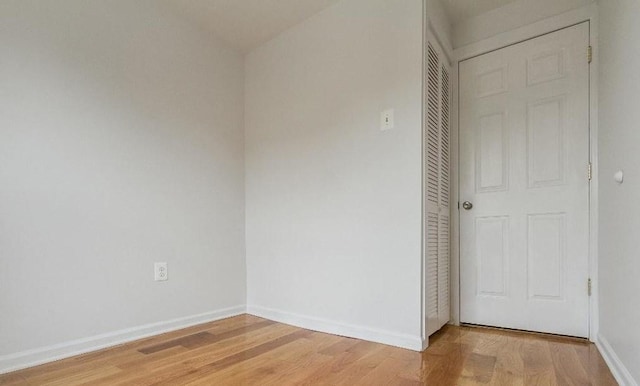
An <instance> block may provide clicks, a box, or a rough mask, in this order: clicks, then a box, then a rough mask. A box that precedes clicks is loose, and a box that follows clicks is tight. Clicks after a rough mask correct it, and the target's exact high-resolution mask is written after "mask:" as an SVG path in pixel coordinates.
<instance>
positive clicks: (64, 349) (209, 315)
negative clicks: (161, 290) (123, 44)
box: [0, 305, 245, 374]
mask: <svg viewBox="0 0 640 386" xmlns="http://www.w3.org/2000/svg"><path fill="white" fill-rule="evenodd" d="M244 313H245V306H244V305H241V306H235V307H230V308H225V309H221V310H217V311H210V312H205V313H202V314H198V315H191V316H186V317H182V318H177V319H171V320H166V321H162V322H157V323H151V324H145V325H142V326H137V327H132V328H127V329H124V330H119V331H114V332H109V333H106V334H100V335H96V336H91V337H88V338H83V339H77V340H72V341H69V342H63V343H58V344H55V345H52V346H47V347H40V348H36V349H32V350H27V351H22V352H18V353H15V354H9V355H3V356H0V374H4V373H8V372H11V371H16V370H20V369H24V368H27V367H32V366H37V365H40V364H43V363H47V362H53V361H57V360H60V359H64V358H68V357H72V356H75V355H79V354H84V353H87V352H91V351H96V350H100V349H103V348H107V347H111V346H116V345H119V344H122V343H126V342H131V341H134V340H138V339H142V338H147V337H150V336H153V335H158V334H163V333H165V332H170V331H175V330H179V329H181V328H186V327H190V326H195V325H197V324H202V323H207V322H212V321H214V320H219V319H224V318H228V317H231V316H236V315H241V314H244Z"/></svg>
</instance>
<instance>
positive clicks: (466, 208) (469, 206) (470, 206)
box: [462, 201, 473, 210]
mask: <svg viewBox="0 0 640 386" xmlns="http://www.w3.org/2000/svg"><path fill="white" fill-rule="evenodd" d="M462 207H463V208H464V209H465V210H470V209H471V208H473V204H472V203H470V202H469V201H465V202H463V203H462Z"/></svg>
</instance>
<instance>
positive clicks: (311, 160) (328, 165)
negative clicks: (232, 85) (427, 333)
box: [245, 0, 422, 347]
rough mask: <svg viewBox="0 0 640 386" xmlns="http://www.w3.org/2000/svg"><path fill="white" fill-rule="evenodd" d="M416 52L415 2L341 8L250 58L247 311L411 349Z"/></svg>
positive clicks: (417, 184) (415, 297)
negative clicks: (390, 121)
mask: <svg viewBox="0 0 640 386" xmlns="http://www.w3.org/2000/svg"><path fill="white" fill-rule="evenodd" d="M421 42H422V2H421V0H403V1H387V0H343V1H341V2H339V3H337V4H336V5H334V6H332V7H330V8H328V9H326V10H325V11H323V12H321V13H320V14H317V15H316V16H314V17H312V18H310V19H308V20H306V21H305V22H303V23H301V24H300V25H298V26H296V27H294V28H292V29H290V30H288V31H286V32H285V33H283V34H282V35H280V36H279V37H277V38H275V39H274V40H272V41H270V42H268V43H267V44H265V45H263V46H261V47H260V48H258V49H256V50H254V51H253V52H252V53H250V54H249V55H248V56H247V58H246V88H245V97H246V110H245V111H246V114H245V124H246V145H245V151H246V202H247V207H246V232H247V265H248V270H247V274H248V283H249V285H248V300H247V304H248V307H249V311H250V312H254V313H259V314H262V315H269V316H271V317H275V318H279V319H280V320H288V321H289V322H296V323H298V324H301V325H304V326H308V327H316V328H324V329H325V330H328V331H332V332H342V333H346V334H351V335H352V336H354V335H358V334H359V335H358V336H361V337H368V338H369V339H374V340H379V341H386V342H387V343H392V344H401V345H402V344H404V345H405V346H414V347H417V346H419V338H420V319H421V317H420V291H421V290H420V270H421V268H420V267H421V264H420V261H421V256H420V250H421V247H420V242H421V241H420V240H421V237H420V234H421V229H420V228H421V168H420V163H421V66H422V60H421V53H422V46H421ZM386 108H395V125H396V127H395V129H394V130H391V131H386V132H381V131H380V130H379V119H380V112H381V111H382V110H384V109H386ZM402 342H404V343H402Z"/></svg>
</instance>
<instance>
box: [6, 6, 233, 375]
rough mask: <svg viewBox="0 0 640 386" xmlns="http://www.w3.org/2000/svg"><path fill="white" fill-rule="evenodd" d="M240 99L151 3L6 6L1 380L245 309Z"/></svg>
mask: <svg viewBox="0 0 640 386" xmlns="http://www.w3.org/2000/svg"><path fill="white" fill-rule="evenodd" d="M243 85H244V78H243V58H242V56H241V55H239V54H237V53H236V52H234V51H232V50H229V49H227V48H225V47H224V46H222V45H221V44H218V43H216V42H215V41H212V40H211V38H210V36H208V35H206V36H205V35H201V34H200V33H199V32H198V31H196V30H193V29H192V28H191V27H189V26H188V25H187V24H184V23H183V22H181V21H179V20H177V19H174V18H173V17H171V16H169V15H165V14H163V13H161V12H160V11H158V8H157V7H155V6H153V4H150V5H149V6H144V3H142V2H139V1H128V0H116V1H83V0H64V1H36V0H33V1H32V0H4V1H1V2H0V122H1V124H0V368H1V367H2V363H1V362H2V360H1V359H2V356H3V355H4V356H5V359H6V356H7V355H8V354H14V353H17V352H22V351H23V350H28V349H36V348H41V347H44V346H49V345H52V344H58V343H63V342H68V341H70V340H74V339H79V338H86V337H91V336H94V335H97V334H102V333H109V332H113V331H117V330H120V329H124V328H131V327H136V326H140V325H144V324H147V323H153V322H159V321H165V320H168V319H173V318H180V317H185V316H189V315H194V314H200V313H205V312H209V311H215V310H221V309H225V308H227V307H233V306H237V305H243V304H244V302H245V291H246V284H245V283H246V281H245V261H244V180H243V168H244V156H243V131H242V127H243V114H244V112H243ZM154 261H166V262H168V264H169V277H170V279H169V281H167V282H164V283H163V282H154V281H153V262H154Z"/></svg>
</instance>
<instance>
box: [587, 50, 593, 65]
mask: <svg viewBox="0 0 640 386" xmlns="http://www.w3.org/2000/svg"><path fill="white" fill-rule="evenodd" d="M592 60H593V47H591V46H589V47H587V62H588V63H591V61H592Z"/></svg>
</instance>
